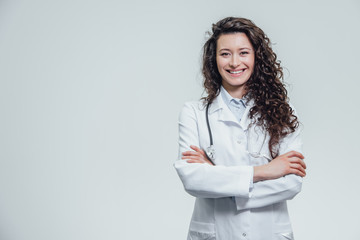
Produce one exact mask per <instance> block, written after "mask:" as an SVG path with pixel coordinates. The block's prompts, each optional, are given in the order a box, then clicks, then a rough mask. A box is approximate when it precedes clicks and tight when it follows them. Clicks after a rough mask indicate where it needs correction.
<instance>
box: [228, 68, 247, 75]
mask: <svg viewBox="0 0 360 240" xmlns="http://www.w3.org/2000/svg"><path fill="white" fill-rule="evenodd" d="M243 71H244V69H243V70H240V71H236V72H234V71H230V73H231V74H237V73H241V72H243Z"/></svg>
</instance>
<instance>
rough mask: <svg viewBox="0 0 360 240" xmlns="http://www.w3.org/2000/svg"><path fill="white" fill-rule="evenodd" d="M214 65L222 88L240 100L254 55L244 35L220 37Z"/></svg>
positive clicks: (232, 34)
mask: <svg viewBox="0 0 360 240" xmlns="http://www.w3.org/2000/svg"><path fill="white" fill-rule="evenodd" d="M216 63H217V67H218V70H219V73H220V75H221V77H222V85H223V86H224V88H225V89H226V90H227V91H228V92H229V94H230V95H231V96H232V97H236V98H242V97H243V95H244V94H245V83H246V82H247V81H248V80H249V78H250V76H251V74H252V72H253V70H254V65H255V53H254V50H253V47H252V45H251V43H250V41H249V39H248V37H247V36H246V34H245V33H229V34H223V35H221V36H220V37H219V39H218V40H217V47H216Z"/></svg>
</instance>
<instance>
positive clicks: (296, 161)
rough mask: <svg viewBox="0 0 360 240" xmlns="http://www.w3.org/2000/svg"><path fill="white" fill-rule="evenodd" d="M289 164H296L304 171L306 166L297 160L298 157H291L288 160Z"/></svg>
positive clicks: (300, 160)
mask: <svg viewBox="0 0 360 240" xmlns="http://www.w3.org/2000/svg"><path fill="white" fill-rule="evenodd" d="M288 159H289V161H290V163H297V164H300V165H301V166H302V167H303V168H304V169H306V164H305V162H304V161H303V160H302V159H300V158H298V157H291V158H288Z"/></svg>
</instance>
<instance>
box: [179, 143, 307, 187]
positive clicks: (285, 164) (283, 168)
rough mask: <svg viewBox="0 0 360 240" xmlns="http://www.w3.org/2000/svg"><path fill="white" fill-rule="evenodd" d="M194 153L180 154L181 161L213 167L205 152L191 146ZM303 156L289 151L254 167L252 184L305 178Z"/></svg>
mask: <svg viewBox="0 0 360 240" xmlns="http://www.w3.org/2000/svg"><path fill="white" fill-rule="evenodd" d="M190 148H191V149H193V150H194V151H185V152H183V153H182V155H183V156H182V159H184V160H186V161H187V162H188V163H203V164H210V165H213V164H212V163H211V162H210V161H209V159H208V158H207V157H206V154H205V152H204V151H203V150H202V149H200V148H199V147H197V146H194V145H191V146H190ZM303 159H304V156H303V155H302V154H301V153H299V152H296V151H290V152H287V153H285V154H282V155H280V156H278V157H276V158H275V159H273V160H272V161H271V162H269V163H268V164H264V165H261V166H255V167H254V177H253V182H254V183H255V182H258V181H263V180H271V179H277V178H280V177H283V176H285V175H288V174H296V175H298V176H300V177H305V176H306V171H305V169H306V164H305V162H304V161H303Z"/></svg>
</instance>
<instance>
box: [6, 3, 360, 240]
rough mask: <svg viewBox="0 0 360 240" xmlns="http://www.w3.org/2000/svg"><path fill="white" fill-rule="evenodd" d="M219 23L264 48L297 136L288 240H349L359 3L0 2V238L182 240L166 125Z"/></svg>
mask: <svg viewBox="0 0 360 240" xmlns="http://www.w3.org/2000/svg"><path fill="white" fill-rule="evenodd" d="M227 16H242V17H247V18H250V19H252V20H253V21H254V22H255V23H256V24H257V25H258V26H260V27H261V28H262V29H263V30H264V31H265V32H266V33H267V35H268V36H269V37H270V39H271V40H272V42H273V43H274V50H275V51H276V53H277V54H278V57H279V59H280V60H281V61H282V64H283V66H284V67H285V68H286V70H285V81H286V82H287V83H289V94H290V97H291V101H292V103H293V104H294V105H295V106H296V108H297V110H298V113H299V114H300V116H301V119H300V120H301V121H302V123H303V124H304V126H305V130H304V136H303V138H304V142H305V156H306V161H307V164H308V176H307V177H306V179H305V182H304V185H303V191H302V193H300V195H298V196H297V197H296V198H295V199H294V200H292V201H290V202H289V208H290V213H291V218H292V222H293V227H294V231H295V236H296V239H297V240H318V239H327V240H339V239H359V235H360V228H359V222H360V217H359V216H360V211H359V210H360V207H359V202H360V195H359V189H360V188H359V183H360V181H359V176H358V172H359V169H360V163H359V162H360V159H359V155H358V152H359V133H360V129H359V124H358V121H359V117H360V110H359V103H360V101H359V99H358V95H359V94H358V92H359V90H358V89H359V87H360V84H359V81H360V78H359V74H358V71H359V63H360V62H359V56H360V46H359V38H360V27H359V26H360V3H359V1H356V0H343V1H328V0H327V1H310V0H306V1H304V0H303V1H297V2H295V1H287V0H276V1H266V0H264V1H259V0H257V1H251V2H250V1H239V0H237V1H235V0H232V1H213V0H199V1H165V0H163V1H161V0H154V1H145V0H137V1H136V0H135V1H131V2H130V1H128V2H124V1H110V0H102V1H100V0H97V1H96V0H91V1H85V0H71V1H70V0H63V1H46V0H33V1H24V0H23V1H21V0H13V1H11V0H0V114H1V115H0V239H1V240H49V239H51V240H65V239H66V240H78V239H87V240H98V239H102V240H115V239H125V240H127V239H172V240H182V239H185V237H186V234H187V228H188V224H189V220H190V216H191V213H192V208H193V202H194V198H193V197H191V196H189V195H187V194H186V193H185V191H184V190H183V187H182V184H181V182H180V180H179V179H178V177H177V175H176V172H175V170H174V169H173V166H172V164H173V162H174V161H175V160H176V158H177V118H178V113H179V111H180V109H181V106H182V104H183V103H184V102H185V101H189V100H195V99H199V98H200V97H201V94H202V88H201V75H200V70H199V68H200V54H201V47H202V45H203V44H204V42H205V39H206V38H205V32H206V31H208V30H210V28H211V24H212V23H214V22H216V21H218V20H219V19H221V18H224V17H227Z"/></svg>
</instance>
